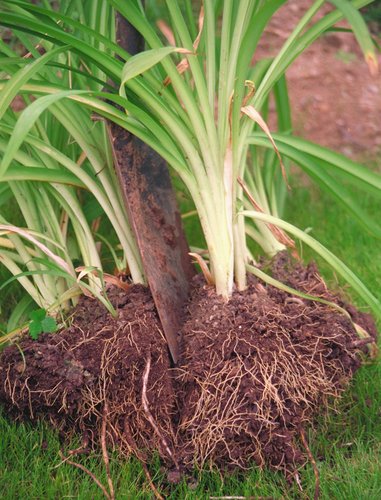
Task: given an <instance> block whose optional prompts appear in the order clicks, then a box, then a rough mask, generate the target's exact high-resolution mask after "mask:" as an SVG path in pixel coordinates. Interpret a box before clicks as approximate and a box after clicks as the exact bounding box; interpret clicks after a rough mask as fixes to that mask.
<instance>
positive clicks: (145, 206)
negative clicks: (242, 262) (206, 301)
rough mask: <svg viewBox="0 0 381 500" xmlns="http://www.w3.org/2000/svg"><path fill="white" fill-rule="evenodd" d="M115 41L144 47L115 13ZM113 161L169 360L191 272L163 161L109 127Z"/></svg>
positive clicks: (137, 141) (174, 348)
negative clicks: (168, 352)
mask: <svg viewBox="0 0 381 500" xmlns="http://www.w3.org/2000/svg"><path fill="white" fill-rule="evenodd" d="M117 38H118V43H119V44H120V45H121V46H122V47H123V48H124V49H126V50H127V51H128V52H129V53H130V54H135V53H137V52H139V51H140V50H141V49H142V48H143V47H140V45H142V39H141V36H140V35H139V33H138V32H137V31H136V30H135V29H134V28H133V27H132V26H131V25H130V24H129V23H128V22H127V21H126V20H125V19H123V18H122V17H121V16H118V17H117ZM109 134H110V138H111V144H112V149H113V154H114V163H115V169H116V171H117V175H118V178H119V182H120V185H121V188H122V192H123V197H124V200H125V203H126V207H127V211H128V214H129V219H130V221H131V223H132V226H133V229H134V232H135V236H136V240H137V242H138V246H139V250H140V253H141V257H142V261H143V265H144V270H145V273H146V276H147V280H148V284H149V287H150V290H151V293H152V296H153V299H154V302H155V305H156V308H157V311H158V314H159V317H160V321H161V324H162V327H163V330H164V333H165V336H166V339H167V342H168V346H169V349H170V352H171V355H172V359H173V361H174V362H175V363H176V361H177V359H178V342H177V333H178V331H179V329H180V326H181V317H182V309H183V305H184V303H185V301H186V300H187V297H188V291H189V281H190V278H191V277H192V276H193V274H194V271H193V269H192V265H191V263H190V259H189V256H188V252H189V248H188V244H187V242H186V239H185V235H184V232H183V228H182V224H181V218H180V214H179V211H178V208H177V205H176V199H175V195H174V192H173V189H172V184H171V179H170V176H169V172H168V168H167V165H166V163H165V161H164V160H163V159H162V158H161V157H160V156H159V155H158V154H157V153H156V152H155V151H153V150H152V149H151V148H150V147H149V146H147V145H146V144H144V143H143V142H142V141H141V140H140V139H138V138H137V137H135V136H134V135H132V134H130V133H129V132H127V131H126V130H125V129H123V128H122V127H120V126H118V125H116V124H113V123H112V124H110V125H109Z"/></svg>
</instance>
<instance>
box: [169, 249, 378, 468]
mask: <svg viewBox="0 0 381 500" xmlns="http://www.w3.org/2000/svg"><path fill="white" fill-rule="evenodd" d="M273 276H274V277H277V278H278V279H282V280H283V281H284V282H286V283H288V284H289V285H290V286H293V287H295V288H297V289H299V290H301V291H304V292H306V293H310V294H313V295H315V296H318V297H324V298H325V299H326V300H332V301H335V302H336V303H340V304H341V305H343V303H342V302H341V301H340V300H339V299H338V298H337V297H335V296H334V295H333V294H332V293H330V292H329V291H328V290H327V288H326V286H325V283H324V282H323V280H322V278H321V277H320V276H319V274H318V273H317V270H316V267H315V266H314V265H310V266H308V267H307V268H305V267H303V266H302V265H297V266H296V267H295V266H294V265H290V261H289V260H288V258H286V257H285V256H284V255H281V256H280V257H279V258H278V259H277V261H276V262H275V264H274V265H273ZM350 312H351V313H352V314H355V316H356V319H355V321H356V322H358V323H359V324H361V325H362V326H363V327H364V328H367V329H368V331H369V333H370V334H371V335H372V337H374V336H375V333H376V331H375V326H374V323H373V321H372V319H371V318H370V317H369V316H368V315H364V314H362V313H359V312H357V311H356V310H355V309H354V308H350ZM360 346H361V342H359V338H358V336H357V334H356V332H355V329H354V327H353V325H352V322H351V320H350V319H349V318H347V317H346V316H345V315H343V314H342V313H339V312H337V311H336V310H334V309H333V308H331V307H328V306H326V305H323V304H321V303H318V302H311V301H308V300H303V299H300V298H297V297H293V296H290V295H289V294H287V293H285V292H282V291H280V290H279V289H276V288H274V287H271V286H264V285H263V284H262V283H260V282H259V281H258V280H256V279H252V280H251V283H250V286H249V287H248V288H247V290H245V291H244V292H235V293H234V295H233V297H232V299H231V300H230V301H229V302H228V303H225V302H224V301H223V300H222V298H221V297H219V296H217V295H216V294H215V292H214V290H213V288H211V287H208V286H200V280H199V279H198V281H197V282H196V283H195V286H194V288H193V293H192V298H191V301H190V305H189V316H188V321H187V322H186V324H185V326H184V330H183V349H182V352H183V355H182V359H181V362H180V368H179V375H178V391H179V394H180V416H181V419H180V422H179V441H180V450H181V458H182V460H183V462H184V463H185V464H186V465H187V466H189V467H191V466H192V465H193V464H197V465H198V466H201V467H205V466H209V465H213V466H217V467H219V468H222V469H231V468H236V467H239V468H243V469H245V468H249V467H250V466H252V463H253V462H254V463H256V464H257V465H258V466H261V467H262V466H265V465H266V466H269V467H271V468H275V469H282V470H284V471H285V472H292V471H294V470H295V467H297V466H298V465H300V464H302V463H303V462H304V461H305V460H306V456H307V455H306V450H305V448H304V447H303V445H302V444H301V433H302V432H303V429H305V428H306V426H308V425H309V424H310V423H311V422H312V420H313V418H314V416H316V414H317V413H318V412H320V411H324V408H327V405H328V402H329V401H330V400H331V399H333V398H336V397H339V396H340V394H341V392H342V391H343V390H344V389H345V388H346V387H347V385H348V382H349V381H350V379H351V377H352V375H353V373H354V372H355V371H356V370H357V368H358V367H359V366H360V363H361V347H360ZM362 347H363V346H362Z"/></svg>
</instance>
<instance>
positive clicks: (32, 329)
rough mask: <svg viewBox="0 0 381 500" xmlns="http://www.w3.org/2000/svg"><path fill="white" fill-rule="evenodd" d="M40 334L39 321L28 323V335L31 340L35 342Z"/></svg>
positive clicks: (40, 326)
mask: <svg viewBox="0 0 381 500" xmlns="http://www.w3.org/2000/svg"><path fill="white" fill-rule="evenodd" d="M41 333H42V325H41V321H31V322H30V323H29V335H30V336H31V337H32V339H33V340H37V339H38V337H39V335H40V334H41Z"/></svg>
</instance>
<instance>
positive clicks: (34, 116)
mask: <svg viewBox="0 0 381 500" xmlns="http://www.w3.org/2000/svg"><path fill="white" fill-rule="evenodd" d="M88 93H89V92H88V91H86V90H76V91H75V90H67V91H63V92H58V93H57V94H53V95H46V96H44V97H40V98H39V99H37V100H36V101H34V102H33V103H32V104H31V105H30V106H28V107H27V108H25V109H24V111H23V112H22V113H21V115H20V117H19V119H18V121H17V123H16V125H15V128H14V130H13V134H12V136H11V138H10V140H9V143H8V147H7V149H6V151H5V153H4V156H3V159H2V162H1V164H0V179H1V178H2V176H3V175H4V174H5V172H6V171H7V169H8V167H9V165H10V163H11V162H12V161H13V158H14V156H15V154H16V153H17V151H18V149H19V147H20V145H21V144H22V142H23V141H24V139H25V137H26V135H27V134H28V132H29V130H30V129H31V128H32V127H33V125H34V123H35V122H36V120H38V118H39V117H40V115H41V113H43V112H44V111H45V110H46V109H47V108H48V107H49V106H51V105H52V104H54V103H55V102H57V101H59V100H60V99H63V98H65V97H70V96H73V95H81V94H88Z"/></svg>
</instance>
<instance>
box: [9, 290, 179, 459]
mask: <svg viewBox="0 0 381 500" xmlns="http://www.w3.org/2000/svg"><path fill="white" fill-rule="evenodd" d="M109 298H110V299H111V301H112V303H113V305H114V306H115V307H116V309H117V310H118V313H119V315H118V318H117V319H114V318H112V317H111V316H110V314H109V313H108V312H107V311H106V309H105V308H104V307H103V306H102V305H100V304H99V303H98V302H97V301H95V300H93V299H90V298H87V297H84V298H83V299H81V301H80V304H79V306H78V307H77V309H76V311H75V315H74V319H73V322H72V324H71V326H70V327H69V328H67V329H66V330H63V331H61V332H59V333H56V334H44V335H41V336H40V338H39V339H38V341H33V340H31V339H26V340H23V341H22V342H21V343H20V345H19V347H17V346H15V345H12V346H10V347H8V348H6V349H5V350H4V352H3V353H2V355H1V358H0V401H1V402H2V404H3V406H4V407H5V409H6V411H8V412H9V413H10V414H11V415H12V416H13V417H15V418H16V419H25V418H27V419H29V420H36V419H39V418H44V419H47V420H49V421H50V422H51V423H52V424H53V426H54V427H56V428H58V429H60V430H61V432H62V433H63V434H64V435H67V434H70V433H72V432H73V431H76V432H80V433H81V435H82V436H83V437H84V444H85V446H86V445H87V443H88V444H89V445H94V444H99V443H100V439H101V437H102V436H101V434H102V432H101V429H102V424H104V423H106V424H107V425H106V429H107V442H108V443H109V445H110V444H111V445H117V446H118V448H119V449H120V450H121V451H122V452H123V453H126V454H129V453H130V452H131V451H133V452H136V451H137V450H139V453H140V456H139V458H141V459H146V458H148V457H149V456H150V455H151V453H152V452H153V451H157V450H159V451H160V452H161V456H162V457H164V458H165V457H168V452H167V450H165V449H164V448H165V446H164V445H163V438H164V440H168V441H169V442H172V440H173V437H172V435H173V430H172V414H173V412H174V408H175V399H174V392H173V388H172V382H171V377H170V370H169V368H170V366H169V357H168V352H167V351H168V349H167V344H166V342H165V339H164V337H163V334H162V332H161V327H160V323H159V321H158V317H157V314H156V310H155V306H154V303H153V301H152V298H151V295H150V293H149V292H148V290H147V289H146V288H144V287H143V286H141V285H135V286H132V287H131V288H130V290H129V291H127V292H125V291H122V290H119V289H113V290H110V293H109ZM21 352H22V354H21ZM148 362H149V363H150V367H149V373H147V380H146V385H147V389H146V397H147V402H148V413H147V411H146V410H144V408H143V405H142V395H143V374H144V373H146V368H147V363H148ZM150 414H151V415H150ZM150 417H152V419H153V422H154V423H155V425H156V426H157V428H158V430H159V433H157V432H155V429H154V428H153V427H152V423H151V422H150ZM105 420H106V422H105Z"/></svg>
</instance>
